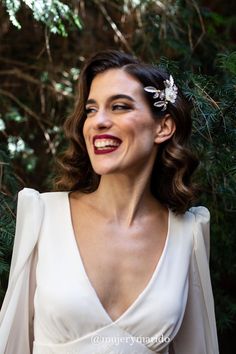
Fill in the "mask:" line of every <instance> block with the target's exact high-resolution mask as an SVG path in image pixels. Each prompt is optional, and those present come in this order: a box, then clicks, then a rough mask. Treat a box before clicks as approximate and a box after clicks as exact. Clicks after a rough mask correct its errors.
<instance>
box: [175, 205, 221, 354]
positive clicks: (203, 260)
mask: <svg viewBox="0 0 236 354" xmlns="http://www.w3.org/2000/svg"><path fill="white" fill-rule="evenodd" d="M189 212H191V213H192V215H193V245H194V247H193V252H192V257H191V262H190V271H189V293H188V300H187V305H186V309H185V314H184V318H183V322H182V324H181V327H180V330H179V331H178V333H177V335H176V337H175V338H174V340H173V342H172V344H171V350H170V354H189V353H191V354H218V353H219V348H218V339H217V330H216V320H215V310H214V299H213V293H212V287H211V278H210V270H209V255H210V213H209V210H208V209H207V208H206V207H203V206H198V207H192V208H190V209H189Z"/></svg>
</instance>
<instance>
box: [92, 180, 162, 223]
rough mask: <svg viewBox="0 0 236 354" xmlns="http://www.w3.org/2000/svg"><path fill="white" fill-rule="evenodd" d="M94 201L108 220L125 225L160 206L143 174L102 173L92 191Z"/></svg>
mask: <svg viewBox="0 0 236 354" xmlns="http://www.w3.org/2000/svg"><path fill="white" fill-rule="evenodd" d="M93 194H94V198H95V199H94V202H95V203H96V205H97V207H98V208H99V209H100V210H102V213H103V215H105V216H106V217H107V218H108V219H109V220H114V221H116V222H118V223H120V224H122V225H124V226H126V227H129V226H131V225H133V223H134V221H135V220H136V218H137V217H142V216H145V215H147V213H148V212H150V210H153V208H154V207H155V208H157V207H158V206H159V208H161V205H160V203H158V201H156V199H155V198H154V197H153V196H152V194H151V192H150V181H149V180H148V179H147V178H146V177H145V176H143V175H141V176H140V175H139V176H135V177H134V176H132V177H131V176H127V175H124V174H114V175H104V176H102V177H101V180H100V184H99V187H98V189H97V190H96V191H95V192H94V193H93Z"/></svg>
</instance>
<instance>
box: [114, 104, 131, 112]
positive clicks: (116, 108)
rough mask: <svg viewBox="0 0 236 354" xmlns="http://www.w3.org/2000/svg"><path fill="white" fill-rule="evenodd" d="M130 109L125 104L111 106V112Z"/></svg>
mask: <svg viewBox="0 0 236 354" xmlns="http://www.w3.org/2000/svg"><path fill="white" fill-rule="evenodd" d="M128 109H130V106H128V105H127V104H120V103H119V104H114V105H113V106H112V110H113V111H123V110H128Z"/></svg>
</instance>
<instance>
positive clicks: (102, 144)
mask: <svg viewBox="0 0 236 354" xmlns="http://www.w3.org/2000/svg"><path fill="white" fill-rule="evenodd" d="M119 145H120V143H119V142H118V141H115V140H111V139H109V140H108V139H99V140H95V142H94V146H95V147H96V148H107V147H111V146H115V147H116V146H119Z"/></svg>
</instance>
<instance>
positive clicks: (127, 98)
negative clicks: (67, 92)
mask: <svg viewBox="0 0 236 354" xmlns="http://www.w3.org/2000/svg"><path fill="white" fill-rule="evenodd" d="M122 98H123V99H126V100H129V101H131V102H135V100H134V99H133V98H132V97H131V96H128V95H124V94H117V95H112V96H110V97H109V101H114V100H118V99H122ZM95 103H97V102H96V100H94V99H93V98H89V99H88V100H87V102H86V105H87V104H95Z"/></svg>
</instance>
